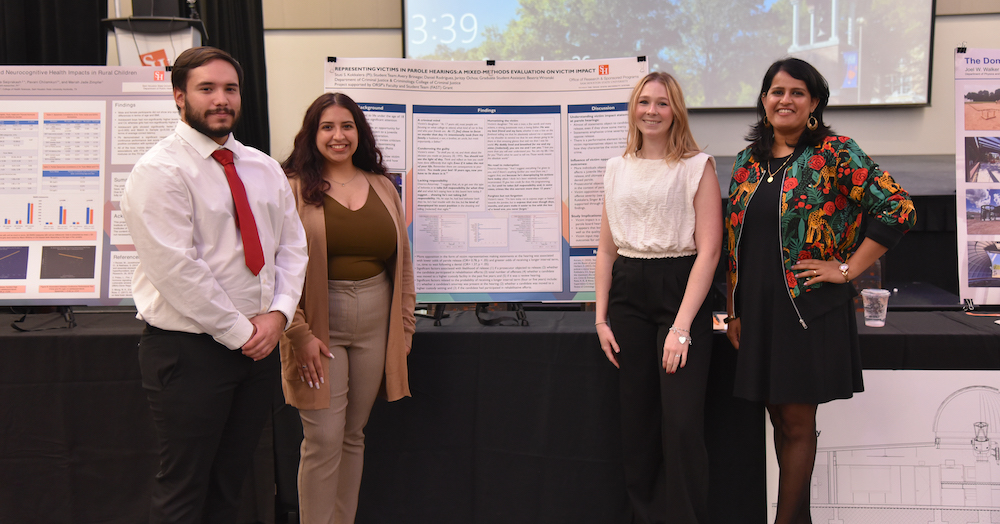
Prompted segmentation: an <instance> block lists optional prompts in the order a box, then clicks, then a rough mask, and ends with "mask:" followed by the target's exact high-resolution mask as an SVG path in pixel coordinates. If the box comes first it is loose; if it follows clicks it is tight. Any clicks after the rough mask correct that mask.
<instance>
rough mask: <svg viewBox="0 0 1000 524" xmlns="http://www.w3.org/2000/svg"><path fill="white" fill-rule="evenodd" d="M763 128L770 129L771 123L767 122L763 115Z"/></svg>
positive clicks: (765, 116)
mask: <svg viewBox="0 0 1000 524" xmlns="http://www.w3.org/2000/svg"><path fill="white" fill-rule="evenodd" d="M764 127H771V123H770V122H768V121H767V115H764Z"/></svg>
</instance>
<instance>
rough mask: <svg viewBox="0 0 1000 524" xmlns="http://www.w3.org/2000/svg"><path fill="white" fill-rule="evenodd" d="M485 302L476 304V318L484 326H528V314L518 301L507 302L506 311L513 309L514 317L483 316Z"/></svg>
mask: <svg viewBox="0 0 1000 524" xmlns="http://www.w3.org/2000/svg"><path fill="white" fill-rule="evenodd" d="M487 305H488V304H486V303H485V302H483V303H479V304H476V320H478V321H479V323H480V324H482V325H484V326H528V325H529V323H528V316H527V314H525V312H524V304H522V303H520V302H511V303H508V304H507V311H513V312H514V313H515V316H514V317H504V316H501V317H495V318H484V317H483V315H484V314H485V313H486V312H487V311H486V306H487ZM505 321H513V322H514V323H513V324H511V323H509V322H508V323H506V324H504V322H505Z"/></svg>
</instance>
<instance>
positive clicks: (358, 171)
mask: <svg viewBox="0 0 1000 524" xmlns="http://www.w3.org/2000/svg"><path fill="white" fill-rule="evenodd" d="M360 172H361V171H360V170H359V169H358V168H354V176H352V177H351V179H350V180H348V181H347V182H344V183H340V182H338V181H337V179H335V178H333V176H330V180H331V181H333V182H335V183H337V184H340V187H346V186H347V184H350V183H351V182H354V179H355V178H358V173H360Z"/></svg>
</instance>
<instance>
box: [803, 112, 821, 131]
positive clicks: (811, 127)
mask: <svg viewBox="0 0 1000 524" xmlns="http://www.w3.org/2000/svg"><path fill="white" fill-rule="evenodd" d="M806 127H808V128H809V130H810V131H815V130H816V128H817V127H819V122H818V121H817V120H816V117H814V116H813V115H812V113H809V123H808V124H806Z"/></svg>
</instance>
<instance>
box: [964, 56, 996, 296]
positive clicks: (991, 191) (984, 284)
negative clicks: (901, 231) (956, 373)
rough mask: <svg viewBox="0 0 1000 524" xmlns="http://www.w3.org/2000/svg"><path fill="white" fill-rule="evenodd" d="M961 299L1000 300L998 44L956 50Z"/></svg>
mask: <svg viewBox="0 0 1000 524" xmlns="http://www.w3.org/2000/svg"><path fill="white" fill-rule="evenodd" d="M955 130H956V132H955V137H956V140H957V143H956V144H955V164H956V165H955V174H956V180H955V189H956V191H955V193H956V198H957V199H958V202H957V204H958V205H957V206H956V208H957V210H958V222H957V223H958V272H959V286H960V293H961V298H962V299H963V300H972V301H973V303H974V304H1000V49H967V50H966V51H965V52H964V53H961V52H956V53H955Z"/></svg>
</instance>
